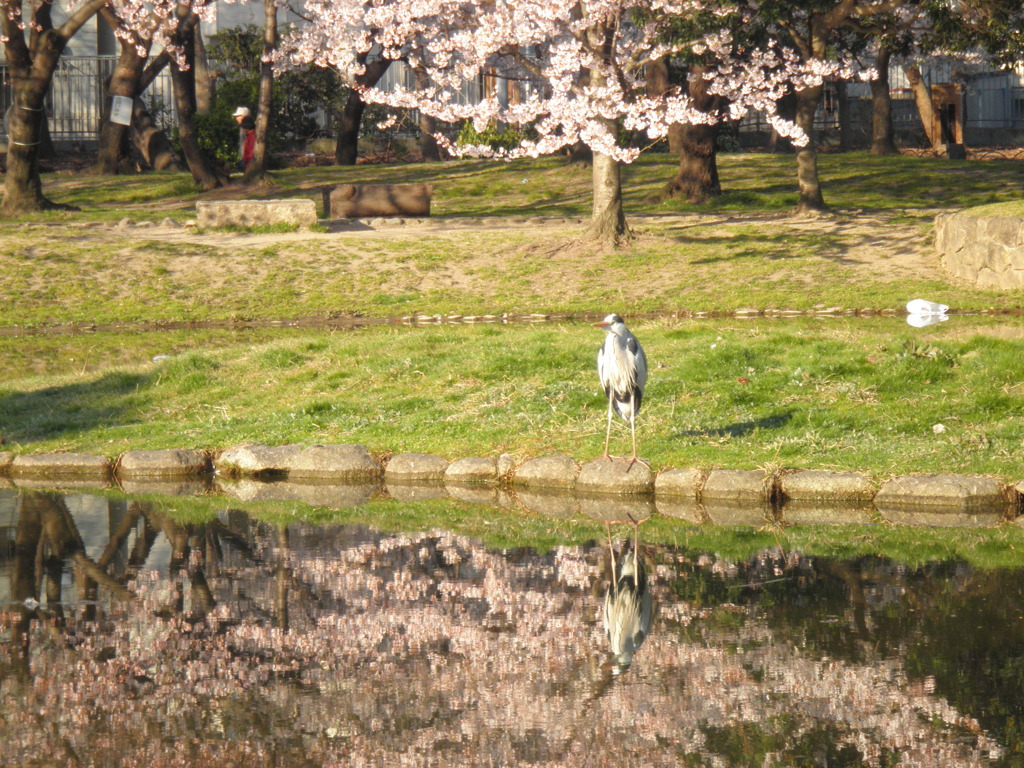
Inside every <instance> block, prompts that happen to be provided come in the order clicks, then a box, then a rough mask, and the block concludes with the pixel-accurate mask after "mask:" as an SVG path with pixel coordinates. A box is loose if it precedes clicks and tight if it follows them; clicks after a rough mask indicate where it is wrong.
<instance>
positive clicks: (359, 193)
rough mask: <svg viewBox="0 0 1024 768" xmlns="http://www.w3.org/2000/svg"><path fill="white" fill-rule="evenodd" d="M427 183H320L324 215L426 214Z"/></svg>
mask: <svg viewBox="0 0 1024 768" xmlns="http://www.w3.org/2000/svg"><path fill="white" fill-rule="evenodd" d="M431 189H432V187H431V185H430V184H335V185H334V186H331V187H324V189H323V194H324V218H326V219H363V218H367V217H371V216H429V215H430V193H431Z"/></svg>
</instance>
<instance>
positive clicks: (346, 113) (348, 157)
mask: <svg viewBox="0 0 1024 768" xmlns="http://www.w3.org/2000/svg"><path fill="white" fill-rule="evenodd" d="M365 111H366V103H365V102H364V101H363V99H362V97H361V96H360V95H359V91H357V90H356V89H355V88H353V89H352V91H351V93H349V96H348V100H346V101H345V107H344V109H342V111H341V117H340V118H339V119H338V132H337V134H336V136H335V140H334V162H336V163H337V164H338V165H355V164H356V158H357V157H359V126H360V125H362V122H363V112H365Z"/></svg>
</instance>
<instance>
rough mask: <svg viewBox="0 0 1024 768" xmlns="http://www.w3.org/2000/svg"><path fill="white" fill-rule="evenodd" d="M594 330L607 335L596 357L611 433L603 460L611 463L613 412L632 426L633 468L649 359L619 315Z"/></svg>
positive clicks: (596, 324) (609, 318) (606, 435)
mask: <svg viewBox="0 0 1024 768" xmlns="http://www.w3.org/2000/svg"><path fill="white" fill-rule="evenodd" d="M594 327H595V328H603V329H604V331H605V333H606V334H607V335H606V336H605V338H604V344H602V345H601V349H600V350H599V351H598V353H597V375H598V378H599V379H600V380H601V386H602V387H604V392H605V394H606V395H607V396H608V430H607V432H606V433H605V437H604V458H606V459H608V460H609V461H610V460H611V458H612V457H611V455H610V454H609V453H608V441H609V440H610V439H611V434H612V411H613V409H614V410H615V411H616V412H617V413H618V414H619V416H621V417H622V418H623V419H624V420H625V421H627V422H628V423H629V430H630V433H631V434H632V437H633V455H632V457H631V458H630V462H629V466H630V468H632V467H633V465H634V464H635V463H636V462H637V461H643V460H642V459H638V458H637V455H636V415H637V413H639V412H640V404H641V403H642V402H643V399H644V387H645V386H646V385H647V357H646V356H645V355H644V348H643V347H641V346H640V342H639V341H637V340H636V336H634V335H633V334H632V333H630V332H629V329H628V328H626V324H625V323H624V322H622V318H621V317H619V316H618V315H616V314H611V315H608V317H606V318H605V319H604V320H602V321H601V322H600V323H594Z"/></svg>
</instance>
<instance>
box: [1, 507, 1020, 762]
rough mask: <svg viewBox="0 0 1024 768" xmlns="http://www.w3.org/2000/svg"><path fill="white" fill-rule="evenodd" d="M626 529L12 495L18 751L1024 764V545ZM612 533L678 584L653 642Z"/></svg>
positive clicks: (646, 566) (10, 735)
mask: <svg viewBox="0 0 1024 768" xmlns="http://www.w3.org/2000/svg"><path fill="white" fill-rule="evenodd" d="M608 533H609V535H610V537H611V541H606V540H601V538H600V537H598V538H596V539H595V540H594V541H592V542H590V543H588V544H586V545H584V546H581V547H569V546H563V547H555V548H553V549H551V550H550V551H546V552H537V551H534V550H532V549H510V550H503V551H499V550H494V549H488V548H487V547H484V546H482V545H481V544H480V543H479V542H477V541H474V540H472V539H468V538H464V537H460V536H457V535H453V534H451V533H448V532H445V531H432V532H427V533H410V534H393V533H384V532H381V531H377V530H373V529H371V528H367V527H363V526H355V525H333V526H318V525H313V524H309V523H304V522H292V523H288V524H283V523H282V524H272V523H267V522H260V521H258V520H255V519H253V518H252V517H250V516H249V515H248V514H246V512H244V511H243V510H241V509H225V510H224V511H223V512H222V513H221V514H220V515H218V517H217V518H216V519H211V520H207V521H205V522H202V523H186V522H182V521H180V520H176V519H173V518H171V517H169V516H168V515H166V514H163V513H161V511H160V510H159V509H158V507H157V505H155V504H154V503H152V502H149V501H144V500H121V499H107V498H101V497H93V496H84V495H58V494H50V493H39V492H23V493H21V494H19V495H14V494H8V495H5V496H2V497H0V605H2V606H3V607H2V616H0V632H2V633H3V634H2V635H0V640H2V643H0V721H2V722H3V724H4V734H5V737H4V739H3V740H2V741H0V764H2V765H26V764H61V765H64V764H67V765H90V764H92V765H125V766H131V765H146V766H170V765H175V766H179V765H181V766H193V765H194V766H200V765H201V766H207V765H211V764H214V763H215V761H221V762H222V763H223V764H224V765H228V764H231V765H234V766H285V765H287V766H304V765H317V766H321V765H327V766H334V765H337V766H342V765H344V766H395V765H416V766H422V765H439V766H440V765H444V766H453V765H455V766H460V765H467V766H468V765H474V766H477V765H548V766H575V765H654V766H660V765H665V766H669V765H671V766H677V765H680V764H685V765H707V766H717V765H730V766H733V765H751V766H764V765H778V766H792V765H829V766H853V765H875V766H889V765H898V764H903V765H936V766H937V765H946V766H970V765H993V764H995V765H1002V764H1006V765H1015V764H1016V763H1015V762H1014V757H1013V755H1014V754H1015V753H1017V752H1018V750H1019V748H1020V747H1021V745H1022V743H1024V742H1022V739H1021V734H1020V732H1019V727H1020V726H1019V723H1020V722H1024V719H1022V717H1021V715H1022V712H1021V701H1022V697H1021V694H1022V693H1024V685H1022V681H1024V663H1022V660H1024V632H1022V630H1021V628H1020V620H1019V619H1020V615H1021V610H1022V605H1021V597H1020V596H1021V594H1022V589H1021V587H1022V586H1024V583H1022V582H1024V579H1022V575H1021V573H1020V572H1018V571H1010V570H1002V571H978V570H974V569H971V568H968V567H966V566H963V565H959V564H956V563H943V564H935V565H931V566H927V567H922V568H917V569H911V568H907V567H905V566H900V565H897V564H894V563H892V562H890V561H887V560H884V559H882V558H873V557H872V558H862V559H859V560H853V561H840V560H829V559H823V558H809V557H805V556H802V555H800V554H798V553H789V552H786V553H784V552H782V551H765V552H763V553H761V554H760V555H759V556H757V557H755V558H751V559H749V560H746V561H740V562H736V561H731V560H727V559H724V558H720V557H717V556H715V555H712V554H707V553H697V552H693V551H689V550H686V549H683V548H676V547H669V546H665V545H663V544H653V543H649V542H645V541H644V536H643V528H642V527H641V528H640V531H639V533H637V532H636V531H635V530H634V528H633V527H631V526H624V527H623V526H619V525H612V526H609V528H608ZM626 541H629V542H630V545H629V546H627V545H626ZM612 551H614V557H615V558H617V559H618V561H619V562H620V563H621V562H622V555H623V552H625V554H626V555H628V554H629V553H630V552H635V553H638V554H639V563H642V565H643V570H644V573H645V575H646V578H647V591H648V598H649V600H650V605H651V606H652V608H651V609H650V610H649V611H648V616H649V617H653V618H648V626H649V635H647V636H646V637H645V639H644V640H643V645H642V648H639V650H638V651H637V652H636V653H635V656H633V657H632V659H631V664H630V665H628V669H627V668H626V666H625V665H618V666H616V665H610V664H609V663H608V661H609V651H610V649H609V645H608V643H609V638H608V636H607V634H606V632H605V628H604V621H603V618H602V612H603V611H604V606H605V592H606V590H608V589H609V587H610V579H611V574H612V571H611V568H610V562H611V561H612V560H613V555H612V554H611V552H612ZM619 571H620V575H621V572H622V571H623V569H622V568H621V567H620V569H619ZM615 672H618V673H619V674H615Z"/></svg>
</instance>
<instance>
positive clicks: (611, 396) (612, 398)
mask: <svg viewBox="0 0 1024 768" xmlns="http://www.w3.org/2000/svg"><path fill="white" fill-rule="evenodd" d="M614 403H615V392H613V391H611V390H609V391H608V430H607V431H606V432H605V433H604V456H602V457H601V458H603V459H608V461H611V460H612V457H611V454H610V453H608V441H609V440H611V437H612V406H613V404H614Z"/></svg>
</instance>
